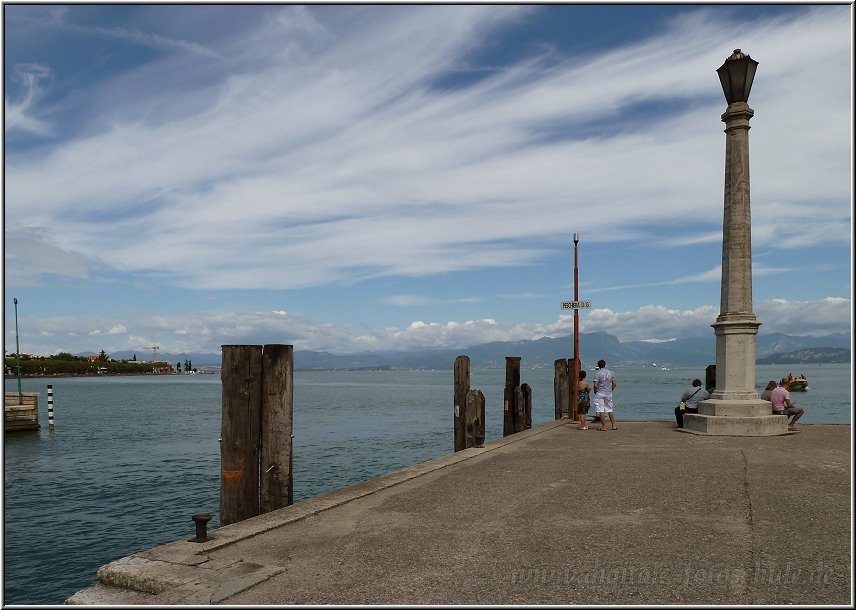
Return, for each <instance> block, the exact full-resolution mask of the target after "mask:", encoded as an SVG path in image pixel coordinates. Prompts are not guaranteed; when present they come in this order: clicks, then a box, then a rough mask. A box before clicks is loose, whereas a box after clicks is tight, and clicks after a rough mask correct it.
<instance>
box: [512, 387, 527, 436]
mask: <svg viewBox="0 0 856 610" xmlns="http://www.w3.org/2000/svg"><path fill="white" fill-rule="evenodd" d="M525 427H526V397H525V395H524V393H523V388H522V387H521V386H516V387H515V388H514V431H515V432H523V429H524V428H525Z"/></svg>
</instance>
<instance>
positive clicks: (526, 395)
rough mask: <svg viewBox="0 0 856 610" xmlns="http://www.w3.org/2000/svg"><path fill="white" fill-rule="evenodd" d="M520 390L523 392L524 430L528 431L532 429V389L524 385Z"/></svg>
mask: <svg viewBox="0 0 856 610" xmlns="http://www.w3.org/2000/svg"><path fill="white" fill-rule="evenodd" d="M520 390H521V391H522V392H523V429H524V430H527V429H529V428H531V427H532V388H531V387H529V384H528V383H524V384H523V385H521V386H520Z"/></svg>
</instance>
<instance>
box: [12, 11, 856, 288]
mask: <svg viewBox="0 0 856 610" xmlns="http://www.w3.org/2000/svg"><path fill="white" fill-rule="evenodd" d="M284 8H286V7H284ZM372 8H374V7H372ZM845 8H846V7H845ZM350 10H353V11H354V12H353V16H358V17H360V18H359V19H355V20H354V22H353V23H355V24H356V25H355V26H352V27H348V28H345V27H344V26H343V23H344V21H337V20H331V19H329V13H325V12H324V11H307V10H304V11H302V12H297V13H295V12H286V11H269V12H267V13H266V19H265V20H264V21H263V22H260V23H259V25H258V26H257V27H256V30H255V31H256V32H257V33H258V34H259V35H260V36H262V35H263V36H262V38H261V39H262V40H264V42H265V46H264V48H259V49H256V52H257V53H258V54H259V55H263V54H266V55H269V56H275V57H278V58H280V61H278V62H274V63H271V62H269V61H268V62H263V63H258V64H255V65H254V64H253V63H252V62H249V61H247V62H244V63H241V64H240V65H239V66H237V67H236V66H235V65H232V66H231V67H230V70H229V71H227V72H224V73H222V74H220V75H219V79H220V80H219V82H218V84H217V85H216V86H215V87H210V86H209V87H206V88H205V90H204V92H200V91H199V90H196V89H193V88H188V89H186V90H183V91H179V92H177V93H176V91H174V90H173V89H170V91H169V92H168V94H169V96H170V97H169V99H171V100H174V102H175V105H177V106H179V107H181V108H193V109H194V110H193V111H192V112H184V113H182V114H181V115H180V116H169V117H168V119H165V120H163V121H162V122H161V121H158V120H157V118H153V117H151V116H147V117H146V118H145V120H139V121H134V120H122V121H120V122H115V123H113V124H111V125H110V126H109V128H108V129H103V130H100V131H98V132H97V133H90V134H88V135H86V136H84V137H80V138H78V139H75V140H71V141H65V142H62V143H59V144H57V145H56V146H55V147H54V148H53V149H52V150H51V151H49V152H48V153H47V154H45V155H43V156H41V157H39V158H35V159H26V160H15V161H13V162H11V163H9V164H8V165H7V172H6V179H7V193H6V201H7V234H14V233H15V232H16V231H18V230H19V228H20V227H22V226H24V219H25V218H26V219H27V223H29V225H30V226H32V225H33V224H36V225H40V226H42V227H45V228H47V227H50V226H52V225H59V224H61V225H62V226H63V227H64V231H63V232H62V234H61V235H55V236H54V240H55V242H56V245H57V247H59V248H61V249H63V250H66V251H70V252H87V251H88V250H89V248H90V244H92V243H99V244H102V245H103V248H104V251H108V252H110V256H109V257H104V258H103V259H102V260H101V263H102V264H104V265H110V266H111V267H113V268H115V269H117V270H122V271H128V272H137V273H145V272H147V271H153V270H157V272H158V273H159V274H161V276H162V277H164V278H165V279H166V280H167V281H169V282H171V283H173V284H176V285H181V286H185V287H190V288H204V289H208V288H210V289H214V288H216V289H220V288H236V289H251V288H269V287H271V286H275V287H277V288H299V287H305V286H313V285H324V284H328V283H331V282H341V281H360V280H361V279H367V278H373V277H379V276H384V275H408V276H414V275H428V274H436V273H445V272H449V271H456V270H463V269H467V270H469V269H479V268H496V267H503V266H508V265H520V264H526V263H529V262H533V261H536V260H538V259H539V258H541V257H543V256H544V255H545V253H546V252H547V251H549V245H550V244H551V243H555V241H556V240H557V239H558V236H560V235H567V234H570V233H571V232H573V231H584V232H586V233H587V234H588V235H591V240H592V241H612V240H621V239H631V240H632V239H636V238H638V237H640V236H641V235H643V234H645V233H646V232H647V235H648V237H652V235H651V232H652V231H653V232H654V235H653V237H654V238H656V239H659V238H661V237H662V238H663V239H669V238H671V239H673V240H674V234H675V230H674V228H673V226H672V225H673V224H675V223H677V224H681V223H685V221H683V220H682V219H687V218H691V219H693V223H692V227H691V230H690V231H689V235H688V236H686V237H682V238H680V239H682V240H684V241H683V242H679V241H673V242H672V243H673V244H679V243H700V242H708V241H713V240H714V236H715V235H716V233H717V227H718V224H719V222H718V221H719V220H720V217H721V212H720V208H721V188H722V186H721V177H720V175H719V174H720V172H719V171H714V172H711V171H709V168H710V167H719V166H720V165H721V159H720V156H721V141H720V138H721V133H720V131H719V129H715V128H714V129H710V130H700V129H699V125H702V124H705V123H707V122H710V117H716V116H717V115H718V113H719V112H721V106H722V100H721V99H720V97H721V96H720V95H719V94H718V93H717V91H716V86H717V85H716V84H715V83H714V84H713V85H711V82H710V80H711V79H710V71H711V69H710V66H712V65H717V63H718V62H721V61H722V59H723V50H722V49H724V48H725V49H728V48H730V46H731V41H732V40H733V39H735V38H739V39H741V40H746V45H747V47H748V46H750V45H751V48H752V53H753V55H754V56H756V57H762V58H764V64H763V65H764V71H765V72H764V74H765V76H764V78H765V79H766V82H765V83H764V86H763V87H762V86H761V84H760V83H759V84H758V86H757V87H756V92H753V100H755V101H756V102H757V106H758V108H759V111H758V116H757V117H756V119H755V120H754V122H755V128H756V129H758V130H765V137H764V138H763V139H760V140H759V143H758V144H756V143H754V142H753V170H754V169H756V168H759V169H760V171H759V172H758V173H759V174H761V175H764V174H765V173H767V174H769V172H770V170H771V169H772V168H775V175H780V174H782V173H783V172H785V173H787V174H788V178H787V179H786V180H785V182H786V183H787V184H786V185H783V184H780V183H779V182H778V181H777V182H776V183H775V184H773V183H770V182H765V181H763V180H759V181H754V180H753V217H754V218H755V219H757V220H759V225H760V226H761V227H762V228H761V229H759V230H758V231H756V233H755V234H754V236H753V238H754V241H755V243H756V244H768V245H769V246H770V247H775V248H778V247H783V244H789V246H788V247H793V245H794V244H799V243H806V242H807V241H809V240H812V239H814V240H816V239H819V238H821V236H822V238H823V239H826V240H836V241H839V242H842V243H845V242H846V241H847V240H849V235H850V232H849V220H850V219H849V215H848V213H847V211H846V209H844V208H843V207H842V206H841V205H840V201H841V200H842V199H846V198H849V184H850V180H849V171H850V170H849V167H850V163H849V162H848V159H849V153H848V149H849V140H848V138H847V137H842V135H841V133H837V134H836V133H835V132H834V131H830V129H831V128H830V127H828V126H827V125H828V124H829V123H833V124H837V123H840V122H841V120H844V121H847V120H849V119H847V118H846V117H847V116H849V104H848V100H849V92H848V90H847V87H845V86H844V85H843V84H840V80H841V79H840V74H841V73H843V72H846V71H848V70H849V55H848V53H847V52H842V45H849V44H850V43H849V29H848V27H847V24H846V23H842V20H841V19H840V18H838V17H837V16H836V15H835V14H834V12H833V11H814V12H812V11H809V12H808V13H807V16H804V17H803V18H801V19H799V20H781V19H779V20H770V21H760V22H753V23H751V24H749V23H746V24H744V23H739V22H734V23H732V22H728V21H723V20H721V19H720V18H718V17H715V16H714V15H712V14H711V13H709V12H707V11H704V10H700V11H698V13H696V14H694V15H693V16H692V17H691V18H682V19H679V20H677V21H675V22H674V23H672V25H671V27H670V28H669V29H668V31H666V32H664V33H663V34H662V35H660V36H656V37H653V38H650V39H646V40H642V41H639V42H635V43H632V44H629V45H626V46H624V47H617V48H614V49H611V50H607V51H606V52H604V53H600V54H597V55H590V56H583V57H565V58H563V57H556V56H555V54H554V55H552V56H550V60H549V61H546V60H545V57H544V56H542V55H539V54H535V55H533V56H530V57H527V58H523V59H521V60H520V61H517V62H515V63H513V64H511V65H506V66H503V67H502V69H500V70H495V71H488V72H484V73H481V76H480V77H479V78H474V79H472V80H469V81H464V82H462V83H461V84H458V85H456V86H454V87H442V86H439V85H438V83H439V82H441V81H442V79H443V78H444V77H447V76H448V75H449V74H450V73H451V71H453V70H456V69H458V68H459V67H460V66H461V65H467V63H468V54H469V53H470V52H471V51H472V50H473V49H477V48H478V47H479V45H481V44H483V43H484V42H485V41H487V40H489V39H490V37H491V36H494V35H497V33H498V32H501V30H502V28H503V27H506V26H508V25H509V24H513V23H515V22H516V21H517V20H518V19H520V16H521V15H523V14H526V12H528V11H531V10H533V9H532V8H531V7H523V8H521V7H513V6H502V7H480V6H453V7H434V6H424V7H414V8H412V7H408V8H407V9H406V10H403V9H402V7H391V8H388V9H380V8H378V9H377V10H373V11H368V10H366V9H365V8H363V9H362V10H361V9H350ZM366 15H370V16H371V19H366V18H365V17H366ZM75 27H77V26H75ZM80 27H85V26H80ZM95 30H98V31H95ZM102 30H103V31H102ZM313 31H319V32H321V31H323V32H324V33H325V36H326V41H327V43H326V44H325V45H323V46H317V45H314V44H312V42H311V41H310V40H309V38H311V37H310V36H306V34H307V33H311V32H313ZM277 32H280V33H283V34H288V36H285V35H283V36H279V37H278V36H276V33H277ZM726 32H727V34H726ZM91 33H92V34H93V35H101V36H114V37H117V38H121V37H125V38H127V39H128V40H131V41H136V42H138V43H140V44H143V43H148V44H153V45H160V46H161V48H171V49H172V50H175V51H180V52H181V54H182V57H181V62H182V65H185V62H186V61H187V57H186V55H187V53H186V52H188V51H189V52H191V54H193V53H196V55H198V56H200V60H201V61H202V60H207V59H209V56H210V55H211V54H210V53H206V52H205V48H202V47H200V48H197V47H195V46H194V45H193V44H192V43H187V44H184V43H183V42H182V41H179V40H175V41H172V40H169V39H165V38H162V37H161V38H158V37H155V36H146V35H145V34H144V33H143V32H138V31H137V30H135V29H133V28H126V29H123V28H107V29H104V28H101V29H98V28H95V29H94V30H93V31H92V32H91ZM301 33H303V37H301ZM241 36H242V39H241V42H245V41H246V40H248V39H249V40H252V39H253V36H252V35H251V34H248V33H247V32H242V34H241ZM796 36H798V37H799V39H800V40H801V41H804V43H805V44H801V45H799V46H797V45H793V44H792V41H793V39H794V38H795V37H796ZM185 42H186V41H185ZM237 44H238V41H237V40H236V41H228V40H227V41H224V42H222V45H221V46H220V47H219V48H221V49H227V48H230V45H235V46H236V47H237ZM295 45H296V46H295ZM243 46H245V47H246V45H245V44H244V45H243ZM675 48H680V49H682V52H681V54H680V55H679V56H675V54H674V53H673V52H672V51H673V49H675ZM806 48H808V49H810V50H811V53H806V52H805V49H806ZM848 48H849V47H848ZM213 53H214V54H215V55H216V54H222V52H221V51H218V50H215V51H213ZM665 56H668V57H670V61H669V62H662V61H661V59H662V57H665ZM818 56H824V57H827V58H829V60H828V61H825V62H823V64H821V65H818V63H817V62H816V61H815V60H814V59H813V58H815V57H818ZM177 61H178V60H177V59H175V58H173V57H167V58H164V59H160V60H159V61H158V64H157V65H158V67H159V70H157V71H155V70H151V69H150V67H149V66H147V67H146V69H145V70H144V71H143V70H141V71H140V74H141V75H143V74H144V75H146V78H147V80H145V81H142V82H140V83H139V86H140V90H144V91H147V92H148V93H147V95H150V96H151V97H152V98H153V99H157V97H158V96H159V95H160V94H161V92H160V90H159V84H158V81H157V78H156V76H155V75H156V74H157V73H158V72H160V73H169V72H170V70H171V68H172V67H173V66H174V65H175V62H177ZM643 65H644V66H648V67H650V69H645V70H641V69H640V67H641V66H643ZM783 72H789V73H790V74H801V75H805V76H806V78H808V79H809V80H810V81H811V83H812V87H811V90H812V91H823V92H824V96H825V97H824V104H823V106H824V108H825V113H824V117H823V118H821V117H815V116H814V115H808V116H807V115H806V114H805V113H804V112H802V111H801V110H800V109H801V108H803V107H804V103H805V100H804V92H803V91H799V92H798V91H795V90H793V88H792V87H791V86H790V85H789V84H788V83H789V82H790V81H791V80H793V76H789V77H788V78H777V75H779V74H782V73H783ZM126 78H127V77H126ZM759 78H760V77H759ZM784 81H788V82H787V83H786V82H784ZM583 84H584V85H583ZM592 91H596V92H597V96H596V100H597V102H596V103H593V101H592V95H591V92H592ZM664 91H668V92H669V93H668V96H664V95H663V92H664ZM164 95H166V93H164ZM812 95H814V94H812ZM773 100H775V103H772V101H773ZM676 101H682V102H683V103H681V104H676V103H675V102H676ZM753 103H755V102H753ZM640 104H648V105H655V106H656V105H663V106H665V107H666V108H667V111H664V112H663V114H661V115H658V114H655V115H654V118H653V119H650V120H647V121H644V122H639V121H633V120H632V118H631V117H632V116H633V114H632V113H633V109H635V108H637V107H638V106H639V105H640ZM761 108H763V109H764V112H762V111H761V110H760V109H761ZM830 115H832V116H834V117H837V118H834V119H831V118H830ZM793 116H800V117H801V118H800V120H799V121H797V122H794V121H793V118H792V117H793ZM762 117H763V118H762ZM713 120H714V121H715V118H714V119H713ZM618 126H620V127H618ZM559 127H560V128H559ZM753 135H754V132H753ZM790 150H805V151H810V150H817V151H820V150H822V151H823V154H822V155H820V154H818V155H815V154H810V153H809V154H804V155H800V159H799V163H796V164H795V163H794V160H793V159H792V155H789V154H787V152H786V151H790ZM664 164H667V165H668V166H669V171H668V172H663V171H662V168H663V166H664ZM616 168H620V170H619V171H620V174H621V179H620V180H616V179H615V178H616ZM753 175H754V174H753ZM96 176H97V180H96V179H93V177H96ZM569 193H571V194H572V195H573V196H572V197H571V202H572V203H571V204H570V206H569V204H568V200H569V197H568V194H569ZM807 200H811V201H812V202H813V210H814V213H813V222H812V223H809V225H808V226H806V225H804V224H803V225H800V226H799V227H795V226H794V224H793V223H792V222H791V220H790V216H792V214H793V213H795V212H796V211H797V210H801V209H803V207H804V204H805V201H807ZM524 209H525V217H521V221H520V222H513V223H510V222H508V218H509V217H510V216H514V215H519V214H520V213H521V210H524ZM590 210H598V214H597V215H595V214H591V213H586V212H588V211H590ZM574 212H576V213H574ZM601 214H604V215H608V217H609V218H610V219H611V223H612V227H611V230H610V231H609V232H600V231H597V226H598V222H599V221H598V217H599V215H601ZM651 218H659V219H674V220H673V221H668V222H660V223H658V224H657V225H656V226H652V223H651ZM249 251H253V252H257V253H259V258H258V261H257V263H256V264H253V265H250V266H248V265H247V264H246V260H245V255H246V253H247V252H249ZM273 260H275V261H277V263H276V264H266V263H265V262H264V261H273Z"/></svg>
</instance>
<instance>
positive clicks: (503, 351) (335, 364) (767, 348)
mask: <svg viewBox="0 0 856 610" xmlns="http://www.w3.org/2000/svg"><path fill="white" fill-rule="evenodd" d="M573 349H574V348H573V341H572V338H571V336H570V335H568V336H565V337H558V338H549V337H543V338H541V339H537V340H534V341H528V340H524V341H495V342H492V343H484V344H481V345H474V346H472V347H467V348H463V349H454V350H450V349H446V350H418V351H407V352H372V353H363V354H347V355H342V354H331V353H329V352H316V351H308V350H301V351H297V352H295V354H294V368H295V369H296V370H326V369H340V370H341V369H367V368H402V369H440V370H442V369H451V368H452V366H453V365H454V362H455V358H456V357H458V356H459V355H461V354H465V355H467V356H469V357H470V365H471V366H472V368H475V369H485V368H505V358H506V356H520V357H521V359H522V360H521V365H522V366H523V367H524V368H538V367H552V366H553V363H554V362H555V361H556V360H557V359H558V358H570V357H571V356H572V355H573ZM134 354H137V358H138V359H139V360H146V359H147V358H146V356H147V354H145V353H142V352H133V351H125V352H116V353H114V354H110V356H111V357H112V358H113V359H116V360H119V359H131V358H132V357H133V355H134ZM81 355H88V354H81ZM756 355H757V358H758V363H766V362H772V363H782V364H784V363H786V362H850V361H851V360H850V333H837V334H832V335H824V336H820V337H814V336H804V337H800V336H795V335H786V334H784V333H765V334H759V335H758V337H757V341H756ZM786 356H787V357H788V358H791V357H793V358H803V359H802V360H785V359H781V358H784V357H786ZM772 357H775V358H780V359H776V360H770V358H772ZM601 358H603V359H604V360H606V361H607V362H608V363H609V364H613V365H615V364H639V363H654V362H656V363H657V364H672V365H678V366H681V365H708V364H713V363H715V362H716V337H714V335H713V334H712V333H711V334H710V335H707V336H704V337H688V338H683V339H674V340H672V341H664V342H660V343H650V342H646V341H629V342H627V343H622V342H621V341H619V340H618V338H617V337H615V336H613V335H610V334H609V333H606V332H595V333H581V334H580V359H581V360H582V362H583V365H584V366H585V367H586V368H588V367H590V366H594V364H595V363H596V362H597V361H598V360H599V359H601ZM824 358H830V359H824ZM158 360H163V361H170V362H173V363H176V362H181V364H182V366H184V361H185V360H190V361H191V363H192V364H193V366H194V367H196V368H207V367H217V366H220V364H221V361H222V357H221V354H218V353H207V354H206V353H179V354H169V353H164V354H159V355H158Z"/></svg>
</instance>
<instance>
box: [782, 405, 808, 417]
mask: <svg viewBox="0 0 856 610" xmlns="http://www.w3.org/2000/svg"><path fill="white" fill-rule="evenodd" d="M803 413H805V411H804V410H803V409H802V407H797V408H796V409H785V410H784V411H782V415H784V416H786V417H792V416H794V415H802V414H803Z"/></svg>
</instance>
